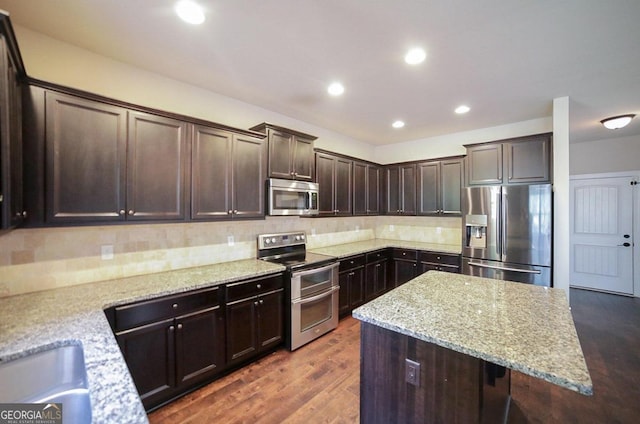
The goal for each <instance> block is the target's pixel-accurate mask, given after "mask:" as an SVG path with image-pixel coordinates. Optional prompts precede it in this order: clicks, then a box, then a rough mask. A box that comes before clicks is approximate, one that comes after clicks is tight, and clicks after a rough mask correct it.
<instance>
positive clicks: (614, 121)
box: [600, 113, 636, 130]
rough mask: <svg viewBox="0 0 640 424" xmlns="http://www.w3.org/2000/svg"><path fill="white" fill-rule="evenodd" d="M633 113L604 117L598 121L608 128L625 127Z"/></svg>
mask: <svg viewBox="0 0 640 424" xmlns="http://www.w3.org/2000/svg"><path fill="white" fill-rule="evenodd" d="M635 116H636V115H634V114H633V113H629V114H626V115H619V116H612V117H611V118H606V119H603V120H602V121H600V123H601V124H602V125H604V126H605V127H606V128H608V129H610V130H617V129H619V128H622V127H626V126H627V124H628V123H629V122H631V120H632V119H633V118H634V117H635Z"/></svg>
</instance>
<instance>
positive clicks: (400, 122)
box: [391, 121, 404, 128]
mask: <svg viewBox="0 0 640 424" xmlns="http://www.w3.org/2000/svg"><path fill="white" fill-rule="evenodd" d="M391 126H392V127H393V128H402V127H404V122H402V121H395V122H394V123H393V124H391Z"/></svg>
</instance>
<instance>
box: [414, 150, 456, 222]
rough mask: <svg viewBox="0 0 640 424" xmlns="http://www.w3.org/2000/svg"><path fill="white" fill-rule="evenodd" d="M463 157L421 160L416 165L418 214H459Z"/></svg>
mask: <svg viewBox="0 0 640 424" xmlns="http://www.w3.org/2000/svg"><path fill="white" fill-rule="evenodd" d="M463 162H464V161H463V159H462V158H456V159H444V160H435V161H428V162H422V163H419V164H418V165H417V167H418V215H460V213H461V212H460V189H461V188H462V183H463V176H464V171H463V169H464V167H463Z"/></svg>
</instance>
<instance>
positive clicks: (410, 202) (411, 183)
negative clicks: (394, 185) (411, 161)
mask: <svg viewBox="0 0 640 424" xmlns="http://www.w3.org/2000/svg"><path fill="white" fill-rule="evenodd" d="M400 173H401V176H400V177H401V178H400V182H401V190H400V191H401V193H402V199H401V201H400V206H401V207H400V210H401V213H402V214H403V215H415V214H416V166H415V165H405V166H403V167H401V168H400Z"/></svg>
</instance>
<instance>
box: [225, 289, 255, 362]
mask: <svg viewBox="0 0 640 424" xmlns="http://www.w3.org/2000/svg"><path fill="white" fill-rule="evenodd" d="M257 306H258V298H257V297H251V298H246V299H242V300H238V301H236V302H231V303H227V308H226V309H227V312H226V316H227V320H226V330H227V363H229V364H236V363H238V362H242V361H244V360H245V359H247V358H250V357H251V356H253V355H254V354H256V352H257V351H258V345H257V340H258V335H257V331H258V323H257V320H256V319H257V311H256V308H257Z"/></svg>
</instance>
